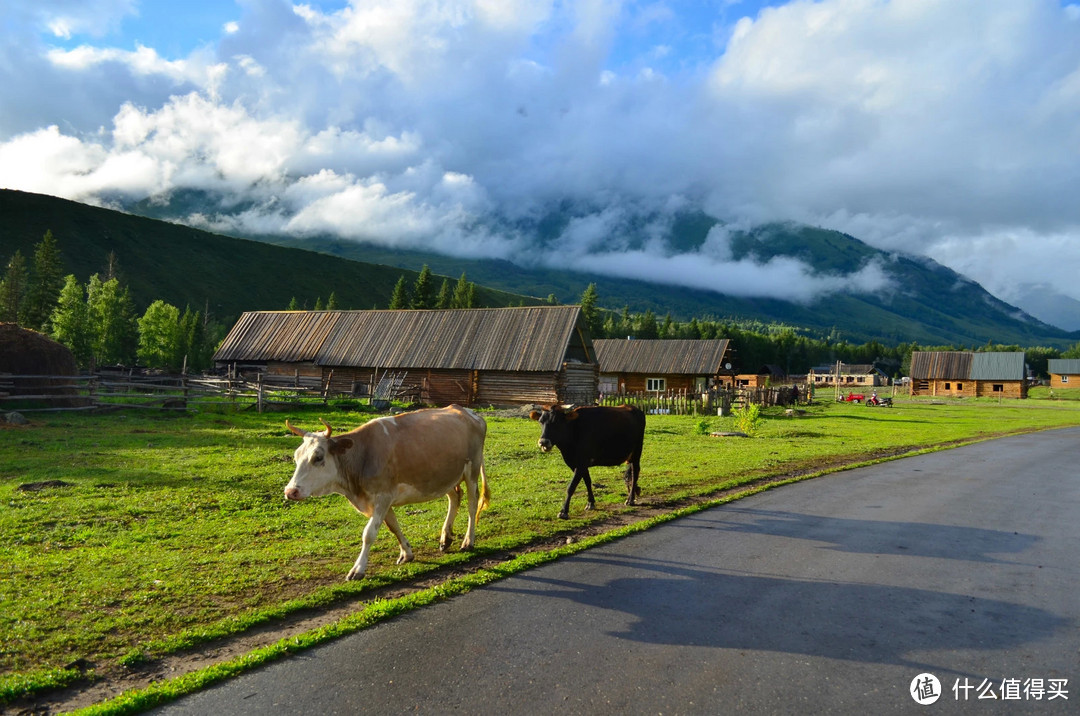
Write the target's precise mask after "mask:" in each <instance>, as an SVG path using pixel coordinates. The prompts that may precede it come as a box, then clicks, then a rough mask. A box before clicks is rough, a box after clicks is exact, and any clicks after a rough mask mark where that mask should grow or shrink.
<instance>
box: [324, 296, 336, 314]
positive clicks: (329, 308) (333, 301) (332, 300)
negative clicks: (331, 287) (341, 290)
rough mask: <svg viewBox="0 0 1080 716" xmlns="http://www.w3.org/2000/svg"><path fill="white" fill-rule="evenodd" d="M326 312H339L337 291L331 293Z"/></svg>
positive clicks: (327, 300)
mask: <svg viewBox="0 0 1080 716" xmlns="http://www.w3.org/2000/svg"><path fill="white" fill-rule="evenodd" d="M326 310H327V311H336V310H337V292H336V291H331V292H330V298H328V299H326Z"/></svg>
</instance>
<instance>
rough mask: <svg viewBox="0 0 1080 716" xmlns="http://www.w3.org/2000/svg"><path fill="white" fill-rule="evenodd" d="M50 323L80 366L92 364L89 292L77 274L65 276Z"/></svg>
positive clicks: (55, 337) (60, 341) (55, 335)
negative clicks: (87, 294)
mask: <svg viewBox="0 0 1080 716" xmlns="http://www.w3.org/2000/svg"><path fill="white" fill-rule="evenodd" d="M49 323H50V325H51V326H52V337H53V339H54V340H56V341H58V342H59V343H63V344H64V345H65V346H67V347H68V348H69V349H70V350H71V353H72V355H74V356H75V362H76V363H77V364H78V365H79V367H80V368H85V367H87V366H89V365H90V359H91V357H92V356H93V349H92V345H91V344H92V335H91V330H90V315H89V313H88V312H87V307H86V291H85V290H84V289H83V286H82V284H81V283H79V281H78V280H77V279H76V278H75V276H74V275H69V276H67V277H65V279H64V287H63V288H61V289H60V297H59V298H58V299H57V301H56V308H54V309H53V312H52V316H51V317H50V320H49Z"/></svg>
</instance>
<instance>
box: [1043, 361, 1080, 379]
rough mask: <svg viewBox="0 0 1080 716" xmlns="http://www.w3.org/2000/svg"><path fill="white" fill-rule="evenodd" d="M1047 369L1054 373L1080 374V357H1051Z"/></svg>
mask: <svg viewBox="0 0 1080 716" xmlns="http://www.w3.org/2000/svg"><path fill="white" fill-rule="evenodd" d="M1046 369H1047V372H1048V373H1053V374H1054V375H1080V358H1051V359H1050V360H1049V361H1047V363H1046Z"/></svg>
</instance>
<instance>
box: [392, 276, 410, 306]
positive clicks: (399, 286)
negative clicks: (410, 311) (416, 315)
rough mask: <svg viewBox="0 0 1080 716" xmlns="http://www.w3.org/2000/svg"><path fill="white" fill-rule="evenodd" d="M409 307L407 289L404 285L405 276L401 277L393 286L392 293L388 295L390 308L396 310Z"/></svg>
mask: <svg viewBox="0 0 1080 716" xmlns="http://www.w3.org/2000/svg"><path fill="white" fill-rule="evenodd" d="M408 307H409V289H408V287H407V286H406V284H405V276H404V275H402V276H401V278H399V279H398V282H397V283H396V284H394V292H393V293H392V294H390V308H391V309H393V310H398V309H402V308H408Z"/></svg>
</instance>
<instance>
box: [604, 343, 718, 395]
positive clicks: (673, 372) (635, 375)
mask: <svg viewBox="0 0 1080 716" xmlns="http://www.w3.org/2000/svg"><path fill="white" fill-rule="evenodd" d="M593 345H594V346H595V347H596V360H597V363H598V364H599V365H600V392H601V393H603V394H605V395H607V394H613V393H638V392H650V393H674V392H687V393H703V392H705V391H707V390H708V389H709V388H710V387H713V386H715V385H719V384H720V383H721V382H724V381H726V382H728V383H730V381H731V378H732V372H731V363H730V356H729V352H730V350H729V342H728V340H727V339H726V338H721V339H713V340H689V339H688V340H664V339H657V340H651V339H629V340H623V339H621V338H618V339H615V338H608V339H598V340H595V341H593Z"/></svg>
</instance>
